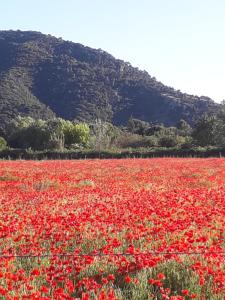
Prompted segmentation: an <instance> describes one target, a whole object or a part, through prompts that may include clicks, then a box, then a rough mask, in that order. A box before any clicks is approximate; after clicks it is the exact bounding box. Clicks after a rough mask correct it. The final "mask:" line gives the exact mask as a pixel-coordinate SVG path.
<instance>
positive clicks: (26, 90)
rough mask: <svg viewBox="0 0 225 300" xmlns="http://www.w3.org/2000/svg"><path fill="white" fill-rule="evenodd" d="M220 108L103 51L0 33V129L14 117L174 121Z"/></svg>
mask: <svg viewBox="0 0 225 300" xmlns="http://www.w3.org/2000/svg"><path fill="white" fill-rule="evenodd" d="M217 108H218V104H216V103H215V102H214V101H213V100H211V99H210V98H208V97H197V96H193V95H188V94H184V93H181V92H180V91H177V90H175V89H173V88H171V87H168V86H165V85H163V84H162V83H161V82H159V81H157V80H156V79H155V78H154V77H151V76H150V75H149V74H148V73H147V72H146V71H140V70H139V69H138V68H134V67H132V66H131V65H130V64H129V63H127V62H124V61H122V60H119V59H115V58H114V57H113V56H112V55H110V54H108V53H107V52H105V51H103V50H101V49H98V50H96V49H92V48H89V47H85V46H83V45H81V44H78V43H73V42H70V41H64V40H62V39H61V38H55V37H53V36H51V35H44V34H42V33H40V32H33V31H26V32H23V31H0V127H1V129H2V130H4V128H5V125H6V123H7V122H8V121H9V120H10V119H12V118H14V117H15V116H16V115H18V114H21V115H30V116H32V117H35V118H43V119H48V118H53V117H54V116H60V117H63V118H65V119H69V120H73V119H79V120H87V121H90V120H93V119H96V118H101V119H103V120H108V121H110V122H112V123H114V124H126V122H127V120H128V119H129V117H130V116H131V115H132V116H133V117H134V118H137V119H141V120H144V121H152V122H159V123H164V124H166V125H174V124H176V123H177V121H179V120H180V119H184V120H186V121H188V122H189V123H193V122H194V121H195V120H196V119H198V118H199V116H201V115H202V114H203V113H206V112H209V111H215V110H216V109H217Z"/></svg>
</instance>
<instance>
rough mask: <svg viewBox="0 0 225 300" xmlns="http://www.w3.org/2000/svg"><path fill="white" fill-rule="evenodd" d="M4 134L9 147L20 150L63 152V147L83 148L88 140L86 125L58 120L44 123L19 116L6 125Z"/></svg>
mask: <svg viewBox="0 0 225 300" xmlns="http://www.w3.org/2000/svg"><path fill="white" fill-rule="evenodd" d="M6 132H7V136H8V142H9V145H10V146H11V147H13V148H20V149H29V148H30V149H32V150H45V149H57V150H63V149H64V146H65V145H66V146H71V145H72V144H75V143H76V144H78V145H79V146H85V145H87V143H88V139H89V127H88V125H87V124H85V123H80V124H75V123H72V122H70V121H65V120H63V119H60V118H58V119H56V118H55V119H51V120H48V121H44V120H40V119H38V120H34V119H32V118H31V117H20V116H19V117H17V118H15V119H13V120H12V121H11V122H10V123H9V124H8V126H7V128H6ZM65 142H66V143H65Z"/></svg>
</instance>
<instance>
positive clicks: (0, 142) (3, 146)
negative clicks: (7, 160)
mask: <svg viewBox="0 0 225 300" xmlns="http://www.w3.org/2000/svg"><path fill="white" fill-rule="evenodd" d="M6 148H7V142H6V140H5V139H4V138H3V137H0V151H1V150H5V149H6Z"/></svg>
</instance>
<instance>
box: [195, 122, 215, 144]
mask: <svg viewBox="0 0 225 300" xmlns="http://www.w3.org/2000/svg"><path fill="white" fill-rule="evenodd" d="M215 129H216V117H214V116H203V117H202V118H200V119H199V120H198V122H197V123H196V125H195V127H194V130H193V133H192V137H193V139H194V142H195V143H196V144H197V145H199V146H203V147H204V146H207V145H215V144H216V140H215Z"/></svg>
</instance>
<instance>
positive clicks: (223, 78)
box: [0, 0, 225, 101]
mask: <svg viewBox="0 0 225 300" xmlns="http://www.w3.org/2000/svg"><path fill="white" fill-rule="evenodd" d="M0 29H1V30H4V29H21V30H36V31H41V32H43V33H50V34H52V35H55V36H57V37H62V38H63V39H66V40H71V41H74V42H79V43H82V44H84V45H87V46H90V47H93V48H101V49H103V50H106V51H108V52H110V53H111V54H112V55H114V56H115V57H116V58H120V59H123V60H125V61H129V62H130V63H131V64H132V65H133V66H135V67H139V68H140V69H144V70H146V71H148V72H149V73H150V74H151V75H152V76H155V77H156V78H157V79H158V80H160V81H161V82H163V83H164V84H167V85H169V86H172V87H174V88H176V89H180V90H181V91H183V92H187V93H191V94H196V95H200V96H201V95H206V96H210V97H212V98H213V99H214V100H216V101H221V100H222V99H225V0H0Z"/></svg>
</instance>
